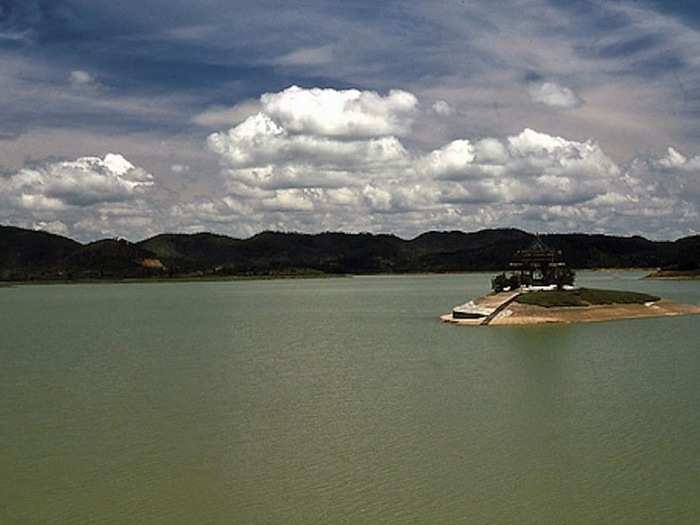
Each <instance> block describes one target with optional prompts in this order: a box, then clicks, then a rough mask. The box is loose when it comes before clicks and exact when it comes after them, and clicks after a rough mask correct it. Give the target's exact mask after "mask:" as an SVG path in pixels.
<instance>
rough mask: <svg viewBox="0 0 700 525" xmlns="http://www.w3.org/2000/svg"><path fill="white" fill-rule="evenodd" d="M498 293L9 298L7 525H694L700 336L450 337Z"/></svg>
mask: <svg viewBox="0 0 700 525" xmlns="http://www.w3.org/2000/svg"><path fill="white" fill-rule="evenodd" d="M638 277H639V274H634V273H626V272H617V273H616V272H599V273H584V274H582V275H581V276H580V280H581V282H582V284H587V285H592V286H600V287H609V288H617V289H630V290H638V291H641V292H647V293H652V294H656V295H661V296H664V297H667V298H671V299H675V300H679V301H684V302H688V303H693V304H700V282H671V281H639V280H637V278H638ZM488 278H489V276H488V275H483V274H465V275H440V276H391V277H389V276H377V277H354V278H345V279H319V280H301V281H295V280H289V281H256V282H194V283H172V284H169V283H166V284H104V285H101V284H99V285H98V284H90V285H66V286H64V285H52V286H19V287H13V288H2V289H0V330H1V332H0V523H3V524H5V523H46V524H51V523H57V524H58V523H60V524H72V523H75V524H78V523H79V524H85V523H100V524H133V523H154V524H158V523H163V524H166V523H167V524H180V523H182V524H193V523H197V524H209V523H211V524H218V523H222V524H223V523H280V524H283V523H284V524H286V523H533V524H535V523H537V524H542V523H582V524H584V523H698V522H699V521H700V498H698V497H697V494H698V493H700V415H699V414H700V412H699V411H698V407H699V406H700V380H699V378H700V345H698V340H700V323H699V322H698V321H699V320H700V318H699V317H682V318H681V317H679V318H663V319H638V320H627V321H616V322H608V323H596V324H585V325H569V326H539V327H484V328H472V327H456V326H450V325H444V324H440V323H439V322H437V321H436V318H437V316H438V315H439V314H442V313H445V312H447V311H449V309H450V308H451V307H452V306H453V305H455V304H458V303H461V302H464V301H465V300H466V299H468V298H470V297H473V296H477V295H480V294H482V293H484V292H485V291H486V286H487V285H488Z"/></svg>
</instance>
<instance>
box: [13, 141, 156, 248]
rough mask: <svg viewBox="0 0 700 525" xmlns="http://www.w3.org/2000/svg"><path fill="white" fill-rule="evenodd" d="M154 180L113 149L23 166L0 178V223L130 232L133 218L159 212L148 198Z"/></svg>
mask: <svg viewBox="0 0 700 525" xmlns="http://www.w3.org/2000/svg"><path fill="white" fill-rule="evenodd" d="M153 185H154V180H153V176H152V175H151V174H150V173H148V172H146V171H145V170H143V169H142V168H139V167H136V166H134V165H133V164H132V163H131V162H129V161H128V160H127V159H125V158H124V157H123V156H122V155H120V154H114V153H108V154H106V155H105V156H104V157H102V158H100V157H80V158H78V159H76V160H73V161H55V162H46V163H43V164H40V165H33V166H27V167H24V168H22V169H20V170H18V171H17V172H15V173H11V174H10V175H9V176H7V177H3V178H0V209H1V210H2V211H0V222H2V221H8V220H9V221H12V222H14V223H19V224H20V225H25V226H28V227H34V228H37V229H45V230H47V231H53V232H56V233H61V234H68V233H72V234H74V235H78V236H80V237H82V236H83V235H84V234H85V233H86V232H98V233H105V232H107V231H112V232H115V233H119V228H120V227H123V228H129V230H128V231H133V229H134V227H135V225H136V222H134V221H140V222H139V224H141V225H143V224H145V223H150V222H152V220H153V217H154V216H156V215H157V214H158V210H155V209H154V208H153V206H152V204H153V203H151V204H149V203H147V200H148V199H150V191H151V189H152V187H153ZM96 224H100V225H101V226H100V228H97V227H96V226H95V225H96ZM124 233H125V232H122V234H124Z"/></svg>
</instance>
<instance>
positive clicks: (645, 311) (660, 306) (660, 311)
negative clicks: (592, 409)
mask: <svg viewBox="0 0 700 525" xmlns="http://www.w3.org/2000/svg"><path fill="white" fill-rule="evenodd" d="M693 314H700V306H694V305H689V304H678V303H674V302H673V301H669V300H666V299H662V300H660V301H656V302H654V303H647V304H612V305H600V306H585V307H580V306H575V307H560V308H544V307H542V306H532V305H526V304H520V303H517V302H515V303H511V304H510V305H508V307H507V308H505V309H504V310H503V311H502V312H500V313H499V314H498V315H497V316H496V317H494V319H493V320H492V321H491V322H490V323H489V324H490V325H532V324H547V323H591V322H600V321H612V320H616V319H638V318H644V317H667V316H676V315H693ZM440 319H441V320H442V321H443V322H447V323H453V324H458V325H469V326H478V325H480V324H481V321H480V320H474V319H453V318H452V314H451V313H449V314H445V315H443V316H441V317H440Z"/></svg>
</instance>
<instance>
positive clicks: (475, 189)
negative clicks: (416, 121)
mask: <svg viewBox="0 0 700 525" xmlns="http://www.w3.org/2000/svg"><path fill="white" fill-rule="evenodd" d="M297 89H300V88H295V90H297ZM309 91H311V92H313V91H314V90H309ZM287 92H288V90H285V91H283V92H281V93H280V94H267V95H265V96H264V97H266V99H267V103H265V102H262V103H261V107H262V111H261V112H259V113H258V114H256V115H254V116H251V117H249V118H248V119H246V120H245V121H244V122H242V123H241V124H239V125H238V126H235V127H233V128H231V129H230V130H228V131H225V132H219V133H214V134H212V135H211V136H210V137H209V141H208V143H209V148H210V149H211V150H212V151H214V152H215V153H217V154H218V155H219V157H220V160H221V162H222V165H223V172H222V174H223V176H224V179H225V180H226V185H225V187H226V191H227V195H226V197H225V198H226V199H228V202H227V203H226V204H224V203H223V200H222V199H214V200H212V202H211V206H210V207H209V208H208V211H207V212H206V214H205V215H208V216H210V217H211V213H213V212H212V210H221V216H226V217H228V218H229V219H231V218H232V217H236V218H235V221H234V220H233V219H231V222H235V223H236V225H237V226H236V227H237V228H240V227H245V228H247V229H248V230H249V229H251V228H252V229H255V228H256V225H257V226H258V229H262V228H266V227H267V228H280V229H298V230H305V231H308V230H312V231H314V230H315V231H318V230H322V229H345V230H355V231H357V230H363V229H369V230H382V231H387V230H392V229H396V230H397V231H398V232H399V233H400V232H402V231H406V229H408V230H409V231H411V232H412V233H415V232H416V231H422V230H426V229H429V228H466V229H470V228H474V227H483V226H497V225H502V226H508V225H513V224H520V225H522V226H527V225H529V224H532V225H534V226H533V227H534V228H535V229H547V230H553V229H584V230H590V231H619V230H620V229H622V228H623V227H624V226H623V224H624V225H627V224H629V223H632V222H634V221H635V220H638V219H639V218H640V217H642V218H650V217H651V218H653V220H656V221H661V222H664V221H665V222H666V223H668V222H669V221H670V219H669V216H668V214H665V212H664V209H665V210H667V211H669V210H674V209H675V210H682V214H683V217H684V219H682V222H683V224H684V225H685V226H682V228H688V226H687V225H688V224H690V221H691V220H692V217H693V216H694V215H693V214H694V213H696V211H695V210H696V202H695V201H692V200H687V198H685V197H684V196H683V195H682V194H681V193H680V192H679V191H680V188H687V187H689V185H690V182H691V179H692V177H694V176H696V174H697V169H696V166H697V165H698V164H700V160H698V158H691V159H688V158H687V157H685V156H683V155H682V154H680V153H679V152H678V151H676V150H673V149H670V150H669V151H668V152H667V154H666V155H665V156H663V157H659V158H652V159H645V160H638V161H635V162H633V163H632V164H630V165H629V166H627V167H620V166H619V165H618V164H616V163H615V162H614V161H613V160H612V159H611V158H610V157H609V156H608V155H607V154H606V153H605V152H604V151H603V150H602V148H601V147H600V146H599V144H598V143H597V142H595V141H593V140H587V141H575V140H571V139H568V138H565V137H561V136H557V135H552V134H548V133H543V132H539V131H535V130H533V129H529V128H526V129H524V130H523V131H521V132H520V133H517V134H514V135H511V136H507V137H483V138H476V139H467V138H463V139H457V140H453V141H451V142H449V143H447V144H445V145H444V146H442V147H439V148H436V149H434V150H433V151H430V152H427V153H423V152H421V151H420V150H418V149H407V148H406V147H405V146H404V145H403V144H402V142H401V140H400V139H399V138H397V137H395V136H393V135H392V134H391V131H395V129H394V128H392V126H391V125H390V122H391V116H389V115H385V119H386V120H387V122H381V121H380V120H378V119H380V114H379V113H375V114H374V115H373V119H375V123H374V125H373V129H375V130H382V129H383V130H384V134H383V135H379V134H378V131H376V132H375V133H373V134H371V135H368V134H366V133H364V134H362V135H361V136H352V135H349V134H348V133H347V126H345V123H344V119H345V117H344V116H343V115H342V112H341V116H340V117H339V118H338V119H336V120H333V119H332V118H331V119H329V122H326V123H324V125H323V126H322V125H320V123H319V122H318V119H319V116H318V115H319V109H318V107H317V106H316V99H315V98H314V97H313V96H312V97H311V100H312V103H299V104H297V105H295V106H294V107H293V112H291V113H290V114H287V113H285V112H284V111H282V110H280V108H279V107H278V106H277V105H275V104H273V103H272V102H271V101H273V100H276V97H275V95H280V98H284V97H283V96H282V94H284V93H287ZM329 95H330V96H331V98H334V95H333V94H329ZM301 100H304V97H301ZM288 103H289V101H287V100H284V105H285V108H286V104H288ZM413 106H415V104H413ZM289 107H292V106H291V105H290V106H289ZM266 108H270V113H268V112H267V111H266ZM329 114H330V115H334V112H333V111H329ZM336 115H337V113H336ZM338 123H341V124H342V125H341V124H338ZM290 128H291V129H290ZM339 130H342V131H343V132H344V133H340V131H339ZM696 163H697V164H696ZM664 170H665V171H666V172H667V181H666V182H667V184H668V185H669V188H666V189H664V188H662V187H661V186H658V185H657V186H654V185H653V184H650V180H652V179H654V177H656V176H658V174H659V173H661V172H662V171H664ZM651 172H653V173H654V176H648V175H643V174H646V173H651ZM671 172H672V173H671ZM670 188H675V189H674V190H671V189H670ZM685 191H686V192H687V193H688V195H690V194H692V192H688V190H685ZM234 203H235V206H234V205H233V204H234ZM188 213H191V215H190V216H191V217H197V216H198V215H197V212H196V211H195V210H189V212H188ZM655 227H656V228H659V227H660V226H655ZM669 231H670V230H669Z"/></svg>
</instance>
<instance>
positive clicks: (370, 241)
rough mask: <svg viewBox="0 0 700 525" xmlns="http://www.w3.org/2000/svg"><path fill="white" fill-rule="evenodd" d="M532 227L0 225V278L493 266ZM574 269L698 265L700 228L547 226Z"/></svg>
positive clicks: (549, 239)
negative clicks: (97, 236)
mask: <svg viewBox="0 0 700 525" xmlns="http://www.w3.org/2000/svg"><path fill="white" fill-rule="evenodd" d="M533 238H534V237H533V235H532V234H530V233H527V232H524V231H521V230H516V229H498V230H482V231H478V232H472V233H464V232H459V231H451V232H427V233H424V234H422V235H419V236H418V237H416V238H414V239H410V240H404V239H401V238H399V237H396V236H394V235H373V234H368V233H360V234H348V233H320V234H315V235H310V234H301V233H280V232H263V233H260V234H258V235H255V236H253V237H251V238H249V239H235V238H232V237H227V236H224V235H215V234H211V233H198V234H192V235H189V234H161V235H157V236H155V237H152V238H150V239H146V240H144V241H141V242H138V243H131V242H128V241H125V240H116V239H105V240H101V241H96V242H93V243H89V244H81V243H78V242H76V241H73V240H71V239H67V238H65V237H61V236H59V235H53V234H50V233H45V232H39V231H32V230H25V229H21V228H15V227H10V226H0V279H2V280H34V279H101V278H105V279H115V278H117V279H118V278H125V277H155V276H160V277H168V276H202V275H286V274H290V275H291V274H305V273H330V274H347V273H351V274H352V273H358V274H361V273H380V272H384V273H403V272H454V271H467V270H488V271H492V270H500V269H503V268H505V267H506V266H507V263H508V261H509V259H510V257H511V255H512V254H513V252H515V251H516V250H518V249H521V248H525V247H527V246H528V245H529V244H530V243H531V242H532V241H533ZM542 239H543V240H544V242H545V243H546V244H547V245H549V246H550V247H552V248H558V249H561V250H562V251H563V253H564V258H565V259H566V261H567V262H568V263H569V264H570V265H571V266H573V267H574V268H624V267H646V268H651V267H662V268H673V269H694V268H698V266H699V265H700V236H697V235H696V236H692V237H686V238H683V239H679V240H677V241H650V240H648V239H644V238H642V237H614V236H608V235H587V234H552V235H544V236H542Z"/></svg>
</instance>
